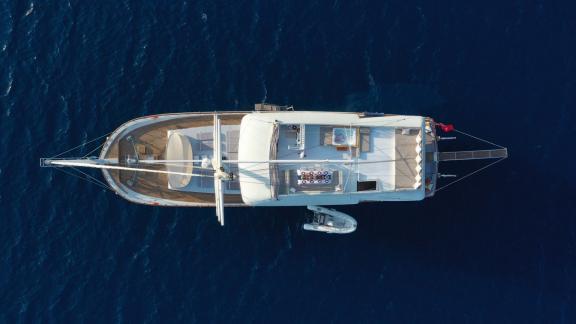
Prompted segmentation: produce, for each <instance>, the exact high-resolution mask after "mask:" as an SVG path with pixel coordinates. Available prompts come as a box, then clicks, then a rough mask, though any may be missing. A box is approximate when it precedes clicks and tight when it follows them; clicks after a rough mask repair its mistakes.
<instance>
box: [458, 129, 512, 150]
mask: <svg viewBox="0 0 576 324" xmlns="http://www.w3.org/2000/svg"><path fill="white" fill-rule="evenodd" d="M454 131H455V132H458V133H460V134H462V135H466V136H470V137H472V138H474V139H476V140H479V141H481V142H484V143H488V144H491V145H494V146H497V147H499V148H502V149H504V148H505V147H504V146H500V145H498V144H496V143H492V142H490V141H487V140H485V139H482V138H479V137H476V136H474V135H470V134H468V133H465V132H463V131H459V130H457V129H454Z"/></svg>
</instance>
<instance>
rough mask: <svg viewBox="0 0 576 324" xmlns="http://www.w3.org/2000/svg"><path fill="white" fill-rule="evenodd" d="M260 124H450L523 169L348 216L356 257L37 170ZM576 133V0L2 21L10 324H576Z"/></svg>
mask: <svg viewBox="0 0 576 324" xmlns="http://www.w3.org/2000/svg"><path fill="white" fill-rule="evenodd" d="M257 102H270V103H278V104H287V105H294V106H295V107H296V109H298V108H301V109H304V108H308V109H318V110H338V111H370V112H386V113H396V114H416V115H427V116H432V117H434V118H435V119H436V120H439V121H443V122H448V123H453V124H455V126H456V127H457V128H458V129H461V130H463V131H466V132H469V133H471V134H474V135H476V136H480V137H482V138H485V139H488V140H490V141H494V142H496V143H498V144H500V145H503V146H507V147H508V148H509V150H510V158H509V159H507V160H506V161H504V162H502V163H499V164H497V165H496V166H494V167H493V168H489V169H487V170H484V171H483V172H481V173H479V174H477V175H475V176H473V177H471V178H470V179H466V180H465V181H462V182H460V183H458V184H457V185H454V186H451V187H449V188H447V189H446V190H443V191H441V192H439V193H438V194H437V195H436V196H435V197H434V198H433V199H427V200H425V201H422V202H414V203H381V204H367V205H359V206H345V207H341V208H339V210H341V211H344V212H346V213H349V214H351V215H353V216H354V217H355V218H356V219H357V220H358V223H359V227H358V230H357V231H356V232H355V233H353V234H351V235H347V236H330V235H322V234H320V233H312V232H305V231H303V230H302V229H301V226H302V222H303V220H304V218H305V210H304V208H274V209H272V208H245V209H233V208H229V209H227V210H226V223H227V224H226V226H225V227H220V226H219V225H218V223H217V221H216V217H215V216H214V210H213V209H210V208H208V209H186V208H156V207H146V206H140V205H136V204H132V203H129V202H127V201H125V200H123V199H121V198H120V197H118V196H116V195H115V194H114V193H111V192H109V191H106V190H104V189H102V188H100V187H98V186H97V185H94V184H92V183H89V182H87V181H85V180H82V179H78V178H76V177H73V176H69V175H66V174H63V173H61V172H59V171H58V170H54V169H45V168H40V167H39V159H40V158H41V157H51V156H54V155H56V154H59V153H61V152H63V151H66V150H67V149H69V148H72V147H74V146H77V145H79V144H83V143H86V142H88V141H89V140H91V139H93V138H96V137H98V136H101V135H104V134H106V133H108V132H110V131H112V130H114V129H115V128H116V127H118V126H119V125H120V124H122V123H123V122H125V121H127V120H129V119H131V118H135V117H139V116H142V115H146V114H160V113H168V112H187V111H214V110H218V109H222V110H242V109H251V107H252V105H253V104H254V103H257ZM575 110H576V2H574V1H520V0H519V1H424V0H416V1H413V0H403V1H399V0H398V1H384V0H383V1H358V0H350V1H343V0H335V1H316V0H312V1H265V0H260V1H259V0H247V1H243V0H239V1H230V0H228V1H219V0H213V1H166V0H157V1H151V0H139V1H129V0H126V1H120V0H98V1H87V0H84V1H78V0H69V1H60V0H51V1H38V0H33V1H30V0H18V1H15V0H3V1H0V132H1V133H0V134H1V136H0V179H1V186H0V323H155V322H156V323H243V322H253V323H303V322H311V323H323V322H328V323H576V185H575V183H576V173H575V172H574V166H575V165H576V163H575V161H574V160H575V155H576V154H575V153H574V150H575V148H576V145H575V144H574V143H575V139H576V112H575ZM100 143H101V142H96V143H94V144H96V146H90V145H93V144H89V145H87V146H86V147H82V148H81V149H79V150H77V151H73V152H70V153H68V154H66V155H65V156H82V155H85V154H87V153H89V151H90V150H91V149H92V148H94V147H97V144H100ZM471 145H477V146H475V147H477V148H485V147H486V146H485V145H482V144H480V143H475V142H473V141H469V140H466V139H464V138H462V137H460V136H459V138H458V140H457V141H455V142H450V143H447V144H444V145H443V146H442V149H445V150H451V149H465V148H469V147H470V146H471ZM481 165H482V164H480V163H471V162H470V163H462V164H457V165H453V164H450V163H446V164H445V165H443V166H442V167H441V171H442V172H445V173H457V174H460V175H463V174H465V173H466V172H468V171H472V170H473V169H475V168H477V167H479V166H481ZM89 174H91V175H93V176H95V177H99V178H100V179H101V175H100V174H99V173H98V171H95V172H89Z"/></svg>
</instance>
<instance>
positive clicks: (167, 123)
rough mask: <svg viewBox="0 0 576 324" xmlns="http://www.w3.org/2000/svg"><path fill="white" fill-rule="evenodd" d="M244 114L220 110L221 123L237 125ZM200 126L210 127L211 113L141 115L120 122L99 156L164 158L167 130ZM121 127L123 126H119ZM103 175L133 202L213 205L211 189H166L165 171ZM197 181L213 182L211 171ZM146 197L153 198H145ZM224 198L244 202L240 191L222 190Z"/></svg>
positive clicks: (122, 161) (123, 162)
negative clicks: (128, 120)
mask: <svg viewBox="0 0 576 324" xmlns="http://www.w3.org/2000/svg"><path fill="white" fill-rule="evenodd" d="M245 114H246V113H245V112H230V113H221V114H220V116H221V118H220V119H221V123H222V125H240V122H241V120H242V117H243V116H244V115H245ZM162 119H166V120H162ZM131 123H132V124H131ZM199 127H213V113H193V114H173V115H161V116H151V117H145V118H140V119H137V120H134V121H131V122H129V123H127V124H125V125H124V126H122V127H121V128H120V129H119V130H120V131H119V132H118V133H117V134H115V136H114V137H113V138H111V139H110V140H109V142H108V143H107V145H105V148H104V149H103V152H102V154H101V156H100V157H101V158H104V159H117V160H118V163H119V164H120V165H126V164H128V161H130V160H134V159H136V160H163V159H165V158H166V144H167V141H168V132H169V131H174V130H179V129H189V128H199ZM122 128H125V129H124V130H122ZM236 141H237V139H236ZM236 145H237V144H236ZM131 166H133V167H134V166H135V165H133V164H132V165H131ZM137 167H139V168H147V169H155V170H166V167H165V166H164V165H161V164H160V165H150V164H147V165H142V164H138V165H137ZM104 175H105V178H106V179H107V180H108V181H109V182H110V181H112V182H113V183H112V184H111V185H113V187H114V186H115V187H117V188H118V189H120V190H119V194H121V195H122V196H124V198H126V199H128V200H131V201H134V202H139V203H148V204H154V205H181V206H186V205H188V206H214V205H215V199H214V193H213V192H191V191H181V190H172V189H169V187H168V176H167V175H166V174H161V173H149V172H134V171H124V170H105V171H104ZM106 175H108V176H106ZM197 181H210V182H213V180H212V178H211V174H210V175H207V177H206V178H205V179H198V180H197ZM146 197H150V198H152V199H144V198H146ZM224 202H225V205H228V206H242V205H243V202H242V197H241V195H240V194H239V193H234V194H225V195H224Z"/></svg>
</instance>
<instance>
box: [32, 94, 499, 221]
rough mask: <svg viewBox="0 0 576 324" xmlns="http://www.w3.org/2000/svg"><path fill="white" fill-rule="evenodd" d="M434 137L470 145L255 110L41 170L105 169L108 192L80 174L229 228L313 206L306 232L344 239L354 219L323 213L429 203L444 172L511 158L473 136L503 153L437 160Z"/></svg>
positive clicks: (349, 117) (169, 124) (378, 117)
mask: <svg viewBox="0 0 576 324" xmlns="http://www.w3.org/2000/svg"><path fill="white" fill-rule="evenodd" d="M437 130H440V131H443V132H449V131H455V132H458V133H460V134H463V135H466V136H471V135H469V134H466V133H464V132H461V131H458V130H455V129H454V128H453V127H452V126H451V125H444V124H440V123H437V122H435V121H434V120H433V119H432V118H430V117H421V116H405V115H394V114H380V113H361V112H320V111H295V110H294V109H293V107H287V106H278V105H270V104H257V105H256V107H255V110H254V111H242V112H231V111H230V112H210V113H208V112H194V113H178V114H162V115H154V116H146V117H142V118H137V119H134V120H131V121H129V122H127V123H125V124H123V125H122V126H120V127H119V128H118V129H116V130H115V131H114V132H112V133H111V134H107V138H106V140H105V142H104V143H103V144H102V147H101V151H100V154H99V156H97V157H86V158H61V157H58V156H57V157H53V158H43V159H41V161H40V164H41V166H44V167H56V168H58V169H60V168H64V167H69V168H74V169H76V168H79V167H87V168H98V169H101V170H102V173H103V176H104V179H105V181H106V183H103V182H100V181H99V180H98V179H95V178H93V177H91V176H90V175H88V174H86V173H82V174H83V175H84V176H89V177H90V180H91V181H93V182H96V183H97V184H99V185H103V186H105V187H107V188H109V189H111V190H112V191H114V192H115V193H117V194H118V195H120V196H121V197H123V198H125V199H127V200H129V201H132V202H135V203H140V204H148V205H154V206H182V207H215V208H216V214H217V217H218V221H219V222H220V223H221V224H222V225H224V207H241V206H268V207H279V206H309V208H311V209H312V210H314V211H315V212H318V213H323V215H326V216H325V218H324V220H322V221H321V220H320V219H318V221H317V222H313V223H311V224H310V225H309V226H306V227H307V228H306V229H312V230H318V229H320V228H326V230H325V232H331V231H332V232H334V231H336V232H338V231H337V230H336V228H338V226H339V225H334V224H337V222H336V220H337V219H338V218H339V217H340V218H341V219H344V223H345V224H347V225H346V226H345V228H346V229H345V230H343V231H344V232H346V231H348V230H349V229H350V228H351V227H348V224H352V221H353V219H352V221H351V220H350V219H347V218H345V217H343V216H342V215H344V214H342V215H340V214H334V212H335V211H331V210H330V211H329V212H328V209H321V210H322V211H320V209H318V208H321V207H316V206H321V205H323V206H334V205H352V204H358V203H361V202H386V201H418V200H422V199H424V198H426V197H432V196H433V195H434V194H435V193H436V192H437V191H438V190H440V189H442V188H441V187H439V186H438V184H439V181H440V179H441V178H443V177H447V176H449V175H442V174H439V172H438V170H439V169H438V167H439V164H440V162H443V161H457V160H469V159H496V161H495V162H493V163H492V164H494V163H497V162H499V161H501V160H503V159H505V158H506V157H507V156H508V152H507V149H506V148H504V147H501V146H498V145H496V144H493V143H491V142H488V141H485V140H482V139H480V138H478V137H474V136H472V137H473V138H475V139H478V140H481V141H484V142H486V143H489V144H492V145H495V146H497V148H496V149H490V150H482V151H459V152H439V151H438V142H439V141H442V140H447V139H452V137H440V136H439V135H438V134H437ZM492 164H490V165H492ZM490 165H488V166H490ZM477 171H478V170H477ZM469 175H471V174H469ZM469 175H467V176H469ZM467 176H464V177H462V178H460V179H457V180H455V181H459V180H461V179H463V178H466V177H467ZM452 183H454V182H450V183H447V184H445V186H446V185H450V184H452ZM312 206H313V207H312ZM334 215H338V216H334ZM344 216H346V217H349V216H347V215H344ZM328 222H332V224H333V225H330V224H329V223H328ZM353 223H354V226H353V227H354V229H355V227H356V221H354V222H353ZM313 224H315V225H313ZM352 231H353V230H352Z"/></svg>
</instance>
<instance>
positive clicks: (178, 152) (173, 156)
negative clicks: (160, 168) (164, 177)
mask: <svg viewBox="0 0 576 324" xmlns="http://www.w3.org/2000/svg"><path fill="white" fill-rule="evenodd" d="M166 160H192V144H191V143H190V140H189V139H188V137H187V136H186V135H182V134H179V133H176V132H168V143H167V144H166ZM192 168H193V166H192V163H183V164H178V165H174V164H167V165H166V169H167V170H168V171H171V172H183V173H189V174H192ZM191 178H192V176H191V175H182V174H169V175H168V185H169V187H170V188H171V189H180V188H184V187H186V186H187V185H188V184H189V183H190V179H191Z"/></svg>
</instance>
